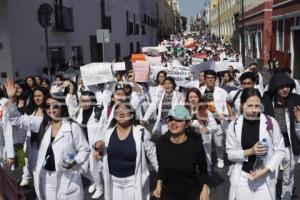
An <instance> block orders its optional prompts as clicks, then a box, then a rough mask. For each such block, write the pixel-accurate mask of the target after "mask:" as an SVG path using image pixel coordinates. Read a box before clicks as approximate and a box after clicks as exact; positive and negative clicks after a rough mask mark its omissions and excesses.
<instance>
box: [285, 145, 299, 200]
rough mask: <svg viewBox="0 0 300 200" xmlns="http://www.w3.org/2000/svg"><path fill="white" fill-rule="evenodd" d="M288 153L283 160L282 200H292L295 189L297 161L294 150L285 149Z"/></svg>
mask: <svg viewBox="0 0 300 200" xmlns="http://www.w3.org/2000/svg"><path fill="white" fill-rule="evenodd" d="M285 150H286V153H285V156H284V158H283V160H282V167H283V180H282V194H281V199H282V200H290V199H291V198H292V193H293V187H294V183H295V177H294V175H295V165H296V159H297V156H296V157H295V156H294V154H293V151H292V148H290V147H287V148H285Z"/></svg>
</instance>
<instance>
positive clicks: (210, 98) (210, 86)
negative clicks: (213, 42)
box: [200, 70, 228, 168]
mask: <svg viewBox="0 0 300 200" xmlns="http://www.w3.org/2000/svg"><path fill="white" fill-rule="evenodd" d="M216 79H217V73H216V72H215V71H213V70H207V71H205V82H206V86H203V87H201V88H200V92H201V94H202V96H204V98H205V100H206V102H207V103H208V109H209V111H210V112H211V113H212V114H213V115H214V117H215V119H216V121H217V123H218V131H217V132H216V133H215V134H214V135H213V139H214V142H215V144H216V152H217V159H218V163H217V166H218V168H223V167H224V159H223V154H224V150H223V149H224V148H223V146H224V145H223V137H224V134H223V132H224V131H223V130H225V129H226V121H225V117H226V116H228V110H227V103H226V98H227V96H228V93H227V92H226V91H225V90H224V89H222V88H220V87H217V86H216Z"/></svg>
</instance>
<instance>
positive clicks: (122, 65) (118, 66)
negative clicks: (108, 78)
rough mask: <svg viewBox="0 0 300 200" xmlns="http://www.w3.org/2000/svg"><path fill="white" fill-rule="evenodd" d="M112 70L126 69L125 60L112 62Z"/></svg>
mask: <svg viewBox="0 0 300 200" xmlns="http://www.w3.org/2000/svg"><path fill="white" fill-rule="evenodd" d="M112 69H113V72H117V71H124V70H126V65H125V62H116V63H113V64H112Z"/></svg>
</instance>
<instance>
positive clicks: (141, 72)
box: [132, 61, 150, 82]
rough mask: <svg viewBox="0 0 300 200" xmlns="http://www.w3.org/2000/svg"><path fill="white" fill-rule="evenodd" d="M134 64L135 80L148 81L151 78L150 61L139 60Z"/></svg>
mask: <svg viewBox="0 0 300 200" xmlns="http://www.w3.org/2000/svg"><path fill="white" fill-rule="evenodd" d="M132 66H133V70H134V80H135V82H147V81H148V80H149V72H150V65H149V63H148V62H141V61H137V62H135V63H133V64H132Z"/></svg>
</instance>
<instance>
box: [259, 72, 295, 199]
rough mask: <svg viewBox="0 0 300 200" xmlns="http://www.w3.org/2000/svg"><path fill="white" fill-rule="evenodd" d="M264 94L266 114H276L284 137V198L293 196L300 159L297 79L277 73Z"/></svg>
mask: <svg viewBox="0 0 300 200" xmlns="http://www.w3.org/2000/svg"><path fill="white" fill-rule="evenodd" d="M269 85H270V86H269V89H268V91H267V92H266V93H265V94H264V97H263V105H264V113H265V114H268V115H270V116H272V117H274V118H275V119H276V120H277V121H278V123H279V127H280V130H281V133H282V135H283V138H284V145H285V150H286V153H285V156H284V159H283V161H282V168H283V182H282V194H281V199H283V200H290V199H291V198H292V193H293V186H294V182H295V181H294V179H295V178H294V177H295V175H294V174H295V172H294V171H295V166H296V165H297V163H299V161H300V160H299V159H300V96H299V95H297V94H295V93H293V92H292V91H293V89H294V88H295V82H294V80H293V79H291V78H290V77H288V76H287V75H286V74H284V73H281V72H278V73H276V74H275V75H273V77H272V78H271V80H270V84H269Z"/></svg>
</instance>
